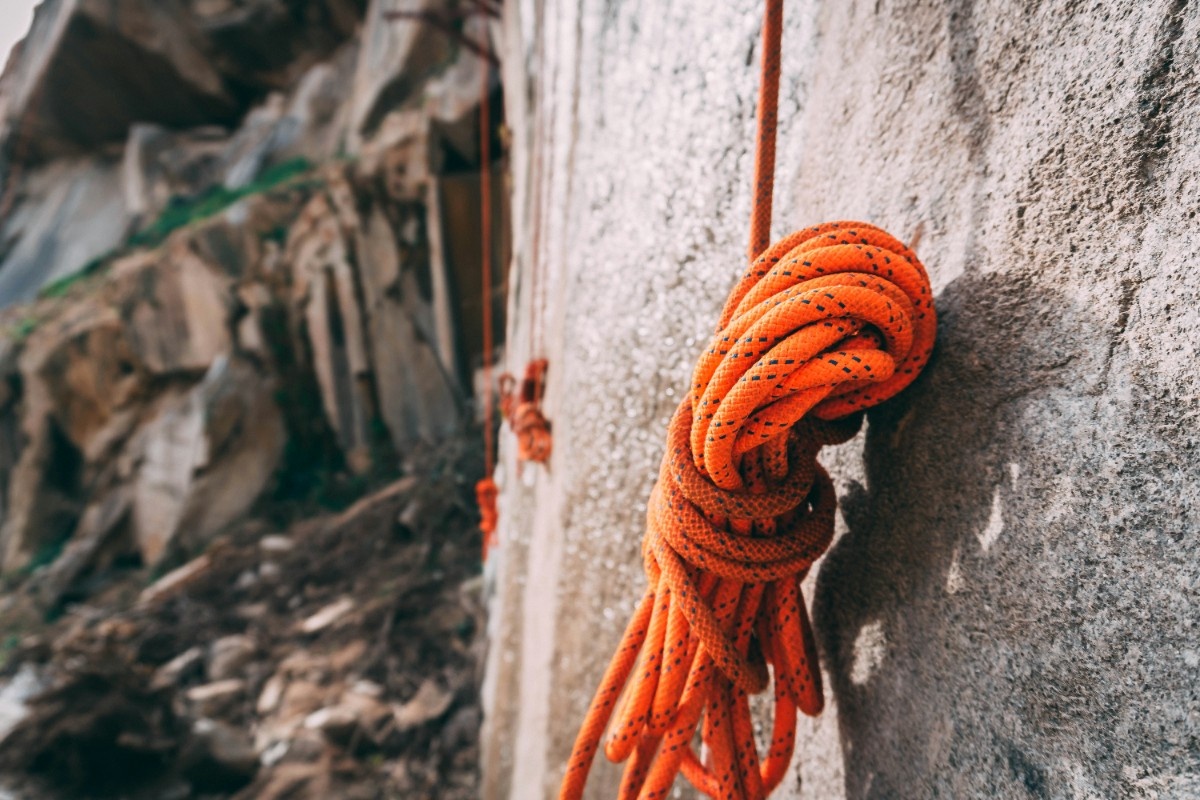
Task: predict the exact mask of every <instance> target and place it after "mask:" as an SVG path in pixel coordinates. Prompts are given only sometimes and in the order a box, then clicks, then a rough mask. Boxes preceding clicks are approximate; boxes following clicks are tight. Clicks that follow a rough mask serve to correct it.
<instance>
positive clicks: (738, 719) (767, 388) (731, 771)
mask: <svg viewBox="0 0 1200 800" xmlns="http://www.w3.org/2000/svg"><path fill="white" fill-rule="evenodd" d="M781 32H782V0H767V14H766V19H765V22H764V25H763V40H764V57H763V82H762V86H761V88H760V93H761V94H760V100H759V140H758V147H757V159H756V166H755V171H756V194H755V201H754V211H753V217H752V231H751V254H752V260H753V263H752V264H751V266H750V268H749V270H747V271H746V273H745V274H744V275H743V277H742V279H741V280H740V281H739V282H738V284H737V285H736V286H735V287H734V289H733V291H732V292H731V294H730V296H729V299H728V300H727V302H726V304H725V308H724V310H723V312H722V314H721V320H720V324H719V326H718V332H717V334H716V336H714V337H713V340H712V342H711V344H710V345H709V347H708V349H707V350H706V351H705V352H704V354H703V355H702V356H701V357H700V359H699V362H698V363H697V365H696V369H695V372H694V373H693V380H692V386H691V391H690V393H689V396H688V397H687V398H686V399H685V400H684V401H683V402H682V403H681V404H680V406H679V408H678V410H677V411H676V413H675V416H674V418H673V419H672V421H671V424H670V426H669V429H668V433H667V449H666V453H665V455H664V457H663V462H662V467H661V470H660V474H659V479H658V482H657V484H656V486H655V488H654V491H653V493H652V495H651V498H650V503H649V511H648V514H647V529H646V534H645V537H644V539H643V541H642V556H643V561H644V564H645V571H646V576H647V579H648V588H647V590H646V593H645V595H644V596H643V597H642V600H641V602H640V603H639V605H638V607H637V610H636V611H635V612H634V615H633V618H632V619H631V620H630V622H629V625H628V627H627V628H626V630H625V634H624V637H623V639H622V641H621V644H620V646H619V647H618V649H617V652H616V655H615V656H614V657H613V660H612V662H611V663H610V664H609V667H608V670H607V671H606V672H605V675H604V677H603V679H602V681H601V684H600V687H599V689H598V691H597V693H596V696H595V698H594V699H593V701H592V705H591V708H590V709H589V711H588V714H587V717H586V718H585V720H584V723H583V726H582V728H581V729H580V731H579V735H578V737H577V738H576V742H575V748H574V751H573V752H572V755H571V758H570V761H569V763H568V765H567V771H566V775H565V777H564V780H563V785H562V789H561V793H560V797H561V798H563V800H575V799H576V798H579V797H581V796H582V793H583V789H584V785H585V783H586V781H587V774H588V771H589V769H590V767H591V763H592V760H593V758H594V756H595V753H596V751H597V750H598V749H599V747H600V744H601V741H602V739H603V737H604V731H605V729H606V728H608V729H609V735H608V739H607V742H606V743H605V754H606V755H607V756H608V758H609V759H611V760H613V761H627V765H626V767H625V773H624V777H623V780H622V784H621V790H620V795H619V796H620V797H621V798H635V797H636V798H647V799H649V798H663V797H666V796H667V793H668V792H669V791H670V789H671V786H672V784H673V783H674V780H675V777H676V775H677V774H678V773H679V772H680V771H682V772H683V774H684V776H685V777H686V778H687V779H688V780H689V781H690V782H691V783H692V784H693V785H694V786H695V787H696V788H697V789H699V790H700V791H702V792H704V793H706V794H708V795H710V796H712V797H719V798H729V799H730V800H760V799H761V798H765V797H766V795H767V794H769V793H770V792H771V791H772V790H773V789H774V788H775V787H776V786H778V784H779V782H780V781H781V780H782V779H783V776H784V773H785V772H786V770H787V767H788V764H789V762H790V761H791V756H792V751H793V748H794V745H795V726H796V712H797V710H800V711H803V712H804V713H805V714H809V715H815V714H817V713H819V712H820V711H821V708H822V706H823V698H822V689H821V678H820V670H819V667H818V663H817V654H816V647H815V644H814V641H813V637H812V632H811V628H810V624H809V621H808V613H807V610H806V608H805V603H804V597H803V595H802V594H801V590H800V584H801V582H802V581H803V580H804V578H805V576H806V575H807V574H808V570H809V568H810V567H811V565H812V564H813V562H815V561H816V559H817V558H819V557H820V556H821V554H822V553H823V552H824V551H825V549H826V547H828V545H829V542H830V541H831V539H832V537H833V526H834V511H835V509H836V505H837V498H836V495H835V493H834V488H833V484H832V481H831V480H830V478H829V475H828V474H827V473H826V472H825V470H824V469H823V468H822V467H821V466H820V464H818V463H817V460H816V456H817V453H818V451H819V450H820V448H821V447H823V446H824V445H827V444H838V443H841V442H845V441H847V440H848V439H850V438H851V437H852V436H853V435H854V434H855V433H856V432H857V431H858V429H859V426H860V423H861V419H862V415H861V414H860V413H858V412H860V411H862V410H864V409H866V408H869V407H871V406H874V405H876V404H878V403H881V402H883V401H884V400H887V399H888V398H890V397H892V396H894V395H895V394H896V393H897V392H899V391H901V390H902V389H903V388H904V387H906V386H907V385H908V384H909V383H911V382H912V381H913V380H914V379H915V378H916V376H917V374H918V373H919V372H920V370H921V368H922V367H923V366H924V365H925V363H926V362H927V361H928V359H929V356H930V353H931V352H932V349H933V342H934V336H935V332H936V316H935V312H934V307H933V295H932V292H931V290H930V285H929V278H928V276H927V275H926V272H925V269H924V267H923V266H922V265H921V262H920V261H919V260H918V259H917V256H916V254H915V253H913V252H912V250H910V249H909V248H908V247H906V246H905V245H904V244H903V243H901V242H900V241H898V240H897V239H895V238H894V237H892V236H891V235H890V234H888V233H887V232H885V231H883V230H881V229H879V228H877V227H875V226H873V225H868V224H865V223H861V222H832V223H825V224H822V225H817V226H815V227H811V228H806V229H804V230H801V231H797V232H795V233H793V234H791V235H789V236H787V237H784V238H783V239H782V240H780V241H778V242H776V243H775V244H774V245H771V246H770V247H767V246H766V243H767V239H768V232H769V227H770V217H771V195H772V191H771V186H772V182H773V170H774V143H775V113H776V108H777V98H778V87H779V52H780V38H781ZM755 255H757V257H754V256H755ZM772 675H773V679H774V699H775V715H774V722H773V728H772V734H771V740H770V743H769V746H768V747H767V750H766V752H765V754H764V755H763V756H760V755H759V752H758V749H757V746H756V744H755V738H754V729H753V724H752V720H751V716H750V706H749V696H750V695H752V694H757V693H759V692H762V691H764V690H765V689H766V688H767V685H768V683H769V682H770V680H771V677H772ZM623 689H624V693H623V695H622V690H623ZM610 720H611V721H612V724H611V726H610V725H609V722H610ZM698 727H699V729H700V733H701V736H702V738H703V741H704V743H705V744H706V746H707V751H708V758H707V760H706V762H702V761H701V759H700V758H699V757H698V756H697V755H696V753H695V752H694V751H693V749H692V741H693V738H694V736H695V732H696V730H697V728H698Z"/></svg>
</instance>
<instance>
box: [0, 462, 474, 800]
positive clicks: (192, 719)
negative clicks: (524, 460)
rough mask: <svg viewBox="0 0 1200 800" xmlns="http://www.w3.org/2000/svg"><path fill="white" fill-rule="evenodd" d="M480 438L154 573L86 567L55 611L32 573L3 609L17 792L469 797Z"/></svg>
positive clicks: (8, 747) (6, 728)
mask: <svg viewBox="0 0 1200 800" xmlns="http://www.w3.org/2000/svg"><path fill="white" fill-rule="evenodd" d="M477 453H478V447H477V446H475V445H474V443H473V442H471V441H467V440H463V441H458V442H453V443H450V444H448V445H445V446H443V447H441V448H438V449H436V450H434V449H431V450H429V451H428V452H423V453H416V454H412V455H411V456H410V457H409V458H408V459H407V461H408V469H407V470H406V472H407V475H405V476H404V477H401V478H399V479H398V480H395V481H394V482H391V483H388V484H386V485H383V486H381V487H379V488H377V489H375V490H374V491H371V492H369V493H368V494H366V495H365V496H364V497H362V498H361V499H359V500H358V501H357V502H355V503H354V504H353V505H351V506H349V507H348V508H346V509H345V510H342V511H340V512H337V513H325V514H321V515H318V516H304V517H303V518H300V519H298V520H297V521H294V522H291V523H290V524H289V523H286V521H285V522H282V523H281V522H280V520H281V519H283V520H286V518H287V517H288V516H289V515H290V516H296V514H295V513H294V511H295V510H294V509H286V508H285V509H281V508H264V509H262V510H261V511H262V513H260V514H258V515H256V516H255V517H254V518H252V519H249V520H247V521H245V522H244V523H242V524H240V525H238V526H236V527H235V528H234V529H233V530H232V531H230V532H229V533H228V535H226V536H224V537H223V538H221V539H220V540H219V541H218V542H217V543H216V544H215V545H213V546H212V547H210V548H209V549H208V550H207V551H206V552H205V553H203V554H201V555H199V556H198V557H196V558H194V559H192V560H190V561H187V562H186V563H184V564H182V565H181V566H179V567H178V568H177V569H175V570H173V571H171V572H169V573H167V574H165V575H162V576H156V580H153V581H151V580H150V579H149V577H148V576H147V575H145V574H144V571H140V570H137V569H129V570H126V571H124V572H121V571H120V570H119V569H117V570H116V571H115V572H114V573H112V574H110V575H106V576H92V577H91V578H90V579H89V580H91V581H92V582H93V585H87V586H85V587H84V588H83V589H81V590H79V591H78V592H76V594H77V595H82V596H81V597H79V596H77V597H76V598H75V599H74V600H73V601H71V602H68V603H67V604H66V605H65V607H63V608H62V609H59V610H56V611H53V612H52V613H51V619H50V620H49V621H47V620H46V617H45V610H44V608H39V607H38V605H37V602H36V599H37V597H38V576H37V574H34V575H33V576H31V577H30V578H29V579H28V580H26V581H25V582H24V583H23V584H22V585H21V586H20V587H19V588H17V589H15V591H14V592H13V593H11V594H10V595H8V596H7V598H6V599H5V600H4V604H5V608H4V611H3V616H2V617H0V624H2V625H3V627H4V629H5V630H7V631H9V632H10V633H9V635H8V638H7V639H5V640H3V642H2V643H0V646H2V647H3V648H4V649H5V650H6V651H7V653H6V655H7V660H6V662H5V665H4V675H5V676H6V678H7V681H8V683H7V688H4V689H3V690H0V735H2V736H3V739H0V785H3V786H4V787H5V790H6V791H7V792H8V793H9V794H8V795H7V796H9V797H12V798H16V799H19V800H26V799H29V800H34V799H37V800H41V799H43V798H45V799H46V800H57V799H58V798H62V799H63V800H67V799H69V800H81V798H93V797H95V798H129V800H187V798H213V800H215V799H216V798H237V799H238V800H284V799H285V798H286V799H287V800H318V798H321V799H322V800H327V799H328V798H342V799H343V800H356V799H361V800H372V799H373V798H401V797H403V798H431V799H432V798H444V799H445V800H458V799H459V798H461V799H462V800H466V798H473V797H476V796H477V785H478V775H477V769H478V767H477V764H478V734H479V726H480V721H481V720H480V706H479V698H478V689H479V682H480V678H481V672H480V669H481V664H482V660H483V659H482V655H483V654H482V652H481V649H482V647H483V632H484V627H485V625H484V611H483V607H482V604H481V588H482V579H481V578H480V563H479V557H480V537H479V533H478V530H477V529H476V523H477V520H478V517H477V512H476V511H475V508H474V504H473V500H472V486H473V483H474V479H475V477H476V473H477V472H478V469H479V466H478V465H477V464H475V463H474V460H475V458H476V454H477ZM55 615H57V618H54V616H55ZM4 796H5V794H4V790H0V797H4Z"/></svg>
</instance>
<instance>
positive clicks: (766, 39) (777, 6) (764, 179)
mask: <svg viewBox="0 0 1200 800" xmlns="http://www.w3.org/2000/svg"><path fill="white" fill-rule="evenodd" d="M782 45H783V0H767V9H766V14H765V15H764V17H763V28H762V77H761V78H760V79H759V83H758V127H757V131H758V140H757V142H756V144H755V148H754V198H753V201H752V202H753V205H752V206H751V210H750V245H749V251H748V253H747V255H748V257H749V258H748V260H750V261H753V260H754V259H756V258H758V257H759V256H760V255H762V253H763V251H765V250H766V249H767V247H768V246H769V245H770V243H771V205H772V202H773V200H774V190H775V134H776V131H777V130H778V127H779V76H780V73H781V72H782V68H781V64H782V60H783V59H782V56H781V50H782Z"/></svg>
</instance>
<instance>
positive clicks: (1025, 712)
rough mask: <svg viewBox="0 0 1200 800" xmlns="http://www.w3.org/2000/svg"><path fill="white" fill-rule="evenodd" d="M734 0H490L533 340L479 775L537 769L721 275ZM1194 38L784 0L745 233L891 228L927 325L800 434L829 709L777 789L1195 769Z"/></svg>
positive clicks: (970, 791)
mask: <svg viewBox="0 0 1200 800" xmlns="http://www.w3.org/2000/svg"><path fill="white" fill-rule="evenodd" d="M761 13H762V9H761V3H758V2H749V1H748V0H747V1H745V2H741V1H739V2H734V3H727V4H716V3H712V4H705V5H704V8H703V11H700V10H699V9H698V8H697V6H696V4H691V3H661V2H660V3H653V2H628V3H616V4H614V3H601V2H599V0H582V1H581V2H575V3H571V2H562V3H539V2H533V0H526V2H521V3H517V4H513V5H510V6H509V8H508V12H507V18H506V24H505V42H506V50H505V52H506V63H505V67H504V69H505V77H506V94H507V97H506V102H507V103H508V112H509V113H508V118H509V120H510V124H511V125H512V127H513V135H514V139H513V142H514V144H513V153H512V161H513V171H514V179H515V197H514V203H513V205H514V208H515V209H517V210H518V211H517V213H518V218H517V219H516V221H515V233H516V241H515V250H516V253H515V261H514V273H513V279H512V284H511V287H510V289H511V293H512V294H511V301H510V310H511V312H512V317H511V318H512V319H513V320H514V324H513V326H512V328H511V330H510V335H509V338H508V342H509V347H508V352H509V354H510V356H509V357H510V363H509V364H508V367H509V368H510V369H513V370H517V369H520V368H521V367H522V366H523V364H524V360H525V358H526V357H527V355H529V354H530V353H532V352H535V351H539V350H540V351H542V353H544V354H545V355H546V356H548V358H549V360H550V365H551V366H550V373H549V385H548V389H547V400H546V411H547V415H548V416H549V418H550V419H551V420H552V422H553V425H554V435H555V454H554V458H553V459H552V461H551V463H550V464H549V466H548V468H547V469H541V468H537V469H533V468H528V467H527V468H525V469H524V470H521V469H518V467H517V465H516V464H515V463H514V453H513V446H512V445H513V442H512V439H511V438H510V436H509V435H508V434H507V433H506V434H505V435H504V436H503V437H502V452H503V458H502V462H503V463H502V466H501V473H500V478H501V482H502V484H503V492H502V496H501V498H500V512H501V539H502V543H501V545H500V547H499V548H498V550H497V551H496V552H495V555H494V556H493V561H492V562H491V563H490V564H489V573H490V574H491V580H492V581H493V592H494V593H493V596H492V600H491V608H492V615H493V616H492V622H491V637H492V641H491V650H490V653H489V669H488V677H487V682H486V684H485V699H486V704H487V709H486V713H485V718H486V723H485V726H486V727H485V740H484V768H485V773H486V777H485V791H484V796H485V797H489V798H502V797H522V798H526V797H529V798H532V797H552V796H554V795H555V793H556V790H557V784H558V780H559V778H560V777H561V775H562V771H563V767H564V763H565V761H566V758H567V755H568V753H569V751H570V748H571V743H572V740H573V738H574V736H575V733H576V729H577V725H578V723H579V722H580V720H581V719H582V717H583V714H584V711H585V709H586V706H587V703H588V701H589V700H590V696H591V693H592V691H593V690H594V688H595V686H596V684H597V682H598V680H599V677H600V674H601V672H602V670H603V668H604V665H605V664H606V662H607V661H608V658H609V656H610V655H611V652H612V649H613V647H614V646H615V644H616V642H617V639H618V638H619V635H620V631H621V629H622V627H623V626H624V623H625V620H626V618H627V616H628V614H629V612H630V610H631V607H632V604H633V602H634V601H635V600H636V598H637V597H638V596H639V594H640V592H641V590H642V587H643V586H644V579H643V577H642V571H641V565H640V556H639V548H638V543H639V541H640V538H641V534H642V525H643V520H642V516H643V514H644V510H645V502H646V498H647V496H648V494H649V490H650V487H651V484H652V481H653V480H654V477H655V475H656V473H657V467H658V460H659V458H660V456H661V453H662V447H663V435H664V431H665V428H666V423H667V419H668V416H669V414H670V412H671V410H672V409H673V407H674V405H675V404H676V402H677V401H678V399H679V393H680V392H681V391H683V389H684V388H685V387H686V385H687V379H688V374H689V372H690V370H691V367H692V365H693V363H694V361H695V358H696V356H697V355H698V353H699V352H700V350H701V348H702V347H703V346H704V344H705V339H706V337H707V336H708V335H709V333H710V332H711V331H712V329H713V326H714V325H715V322H716V316H717V312H718V309H719V307H720V305H721V303H722V301H723V298H724V295H725V294H726V292H727V291H728V289H729V288H730V286H731V285H732V283H733V280H734V278H735V276H736V275H737V274H738V272H739V270H740V269H741V268H742V264H743V261H742V252H743V249H744V243H745V236H746V230H747V224H746V222H747V219H748V213H749V199H750V192H749V189H750V181H749V176H750V170H751V164H752V144H753V129H754V119H753V116H754V102H755V93H756V89H757V58H758V55H759V53H758V45H757V36H758V27H759V22H760V15H761ZM1198 33H1200V13H1198V12H1197V9H1196V7H1195V6H1194V5H1190V4H1187V3H1183V2H1151V3H1134V2H1131V1H1127V2H1115V3H1109V4H1105V5H1104V6H1102V7H1101V6H1086V7H1085V6H1082V5H1079V4H1077V3H1071V2H1066V1H1065V0H1063V1H1062V2H1049V3H1041V4H1028V3H1027V4H1021V3H1016V4H1014V3H1001V2H990V1H987V2H976V3H969V2H953V1H947V2H934V1H932V0H928V1H926V0H923V1H922V2H879V3H858V2H852V3H843V4H817V3H813V2H790V3H788V7H787V23H786V34H785V52H786V54H785V58H784V77H783V87H782V97H781V103H780V111H781V127H780V141H779V168H778V182H777V204H776V214H775V232H776V234H777V235H781V234H783V233H785V232H787V231H789V230H792V229H794V228H796V227H799V226H801V225H804V224H809V223H813V222H818V221H821V220H825V219H838V218H842V219H846V218H849V219H866V220H869V221H873V222H876V223H877V224H880V225H882V226H883V227H885V228H887V229H888V230H890V231H892V232H893V233H895V234H896V235H898V236H900V237H901V238H904V239H910V240H913V239H918V238H919V244H918V246H917V248H918V252H919V253H920V255H921V257H922V259H923V260H924V262H925V263H926V264H927V266H928V267H929V269H930V272H931V275H932V278H933V283H934V289H935V291H936V293H937V301H938V307H939V309H940V312H941V324H940V335H939V343H938V348H937V351H936V353H935V356H934V359H933V361H932V362H931V363H930V365H929V367H928V370H927V373H926V374H925V375H924V376H923V377H922V378H921V379H920V380H919V381H918V382H917V383H916V384H915V385H914V386H912V387H911V388H910V389H909V390H908V391H907V392H906V393H905V394H904V395H903V396H902V397H901V398H899V399H897V400H896V401H895V402H892V403H891V404H889V405H887V406H886V407H883V408H880V409H878V410H876V411H873V412H872V413H870V414H869V416H868V423H867V426H866V429H865V432H864V433H863V434H862V435H860V436H859V437H858V438H857V439H855V440H854V441H852V442H851V443H849V444H847V445H844V446H842V447H841V448H838V449H836V450H834V451H832V452H829V453H827V454H825V455H824V456H823V461H824V462H825V463H826V464H827V465H828V466H829V467H830V468H831V470H832V472H833V473H834V475H835V479H836V481H837V484H838V488H839V494H840V497H841V501H842V512H841V519H840V521H839V538H838V539H837V540H836V542H835V543H834V545H833V547H832V548H831V550H830V552H829V553H828V555H827V556H826V557H825V559H824V561H823V562H822V564H821V567H820V570H819V572H818V574H817V575H816V576H815V579H814V580H812V581H810V584H811V585H810V590H811V594H810V598H811V600H812V606H813V608H814V619H815V625H816V632H817V638H818V647H819V650H820V653H821V660H822V666H823V668H824V670H825V673H826V678H827V682H826V685H827V687H828V690H829V691H828V695H829V699H830V700H831V706H830V708H828V709H827V710H826V713H825V716H824V717H823V718H822V719H821V720H820V721H818V722H815V723H809V722H804V723H802V725H801V731H800V741H799V744H798V747H797V750H798V752H799V754H800V755H799V756H798V758H797V763H796V765H795V767H794V769H793V772H792V773H791V774H790V775H789V777H788V779H787V780H786V782H785V784H784V787H783V788H781V790H780V791H779V793H778V795H777V796H778V797H782V798H837V797H847V798H885V797H1004V798H1009V797H1012V798H1021V797H1044V798H1059V797H1152V796H1158V797H1173V798H1174V797H1191V796H1194V795H1196V794H1198V793H1200V748H1198V746H1197V736H1198V733H1200V693H1198V691H1197V686H1198V685H1200V682H1198V681H1197V676H1198V675H1200V656H1197V647H1196V644H1195V640H1196V623H1197V619H1200V617H1198V616H1197V614H1196V612H1195V609H1196V607H1197V601H1198V600H1200V598H1198V596H1197V595H1198V587H1200V566H1198V564H1200V559H1198V558H1197V556H1198V554H1200V553H1198V551H1200V540H1198V539H1197V533H1198V532H1200V492H1198V491H1197V488H1196V485H1195V483H1196V482H1195V476H1196V475H1197V474H1200V446H1198V439H1197V434H1196V432H1195V431H1196V425H1197V417H1198V416H1200V403H1198V401H1197V397H1198V394H1200V370H1197V368H1196V354H1197V351H1198V350H1200V313H1198V312H1197V310H1196V309H1197V300H1198V299H1200V272H1197V270H1196V269H1195V264H1196V261H1197V257H1198V255H1200V227H1198V226H1197V223H1196V219H1195V217H1196V214H1197V211H1198V210H1200V181H1198V180H1197V177H1196V175H1197V170H1196V164H1195V160H1196V158H1197V156H1196V153H1197V152H1200V150H1198V148H1197V145H1198V144H1200V114H1197V111H1198V110H1200V109H1198V104H1200V83H1198V80H1197V77H1196V75H1197V70H1196V66H1197V60H1198V56H1200V36H1198V35H1197V34H1198ZM535 257H536V258H539V259H541V264H542V266H541V276H542V278H541V281H542V283H541V286H542V288H541V290H540V291H541V294H542V297H541V298H540V299H539V298H536V297H535V298H534V302H533V303H532V305H531V300H530V287H531V285H532V280H531V276H532V270H533V268H534V263H535ZM531 307H532V308H533V311H529V310H528V309H530V308H531ZM535 314H536V315H540V317H539V321H540V324H541V325H542V327H543V329H544V330H545V331H546V335H545V337H544V342H543V343H542V345H541V346H540V347H539V346H538V345H537V344H536V343H531V342H530V333H531V327H532V326H531V320H532V315H535ZM617 774H618V773H617V771H616V770H615V769H613V768H612V767H609V766H606V765H602V764H601V765H598V766H597V768H596V770H595V774H594V779H593V783H592V785H591V787H590V789H589V793H588V795H587V797H589V798H604V797H611V796H614V795H615V788H616V781H617ZM684 796H689V795H687V794H686V793H685V795H684Z"/></svg>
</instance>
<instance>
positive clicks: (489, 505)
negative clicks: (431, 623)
mask: <svg viewBox="0 0 1200 800" xmlns="http://www.w3.org/2000/svg"><path fill="white" fill-rule="evenodd" d="M485 26H486V22H485ZM480 47H481V48H482V51H483V52H482V53H481V54H480V67H481V68H480V72H481V73H482V78H481V79H480V88H479V220H480V233H479V240H480V279H481V281H482V292H481V302H482V303H483V453H484V455H483V463H484V476H483V479H482V480H480V481H479V482H478V483H477V484H475V495H476V501H477V502H478V503H479V516H480V521H479V529H480V532H481V533H482V534H483V560H484V561H487V557H488V551H489V550H490V549H491V548H492V546H493V545H494V544H495V542H494V539H495V536H496V526H497V523H498V521H499V520H498V516H499V515H498V512H497V508H496V504H497V500H498V495H499V488H498V487H497V486H496V482H495V479H494V478H493V477H492V475H493V473H494V472H495V471H496V424H495V398H494V397H493V391H494V390H493V388H492V381H493V376H492V372H493V370H492V359H493V357H494V354H495V341H494V335H495V334H494V330H493V321H492V311H493V309H492V117H491V58H490V56H491V38H490V37H489V36H488V34H487V31H486V27H485V31H484V36H483V43H482V44H481V45H480Z"/></svg>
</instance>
